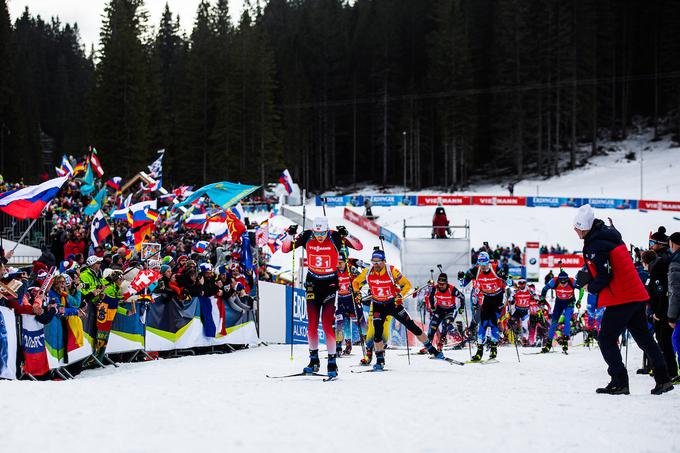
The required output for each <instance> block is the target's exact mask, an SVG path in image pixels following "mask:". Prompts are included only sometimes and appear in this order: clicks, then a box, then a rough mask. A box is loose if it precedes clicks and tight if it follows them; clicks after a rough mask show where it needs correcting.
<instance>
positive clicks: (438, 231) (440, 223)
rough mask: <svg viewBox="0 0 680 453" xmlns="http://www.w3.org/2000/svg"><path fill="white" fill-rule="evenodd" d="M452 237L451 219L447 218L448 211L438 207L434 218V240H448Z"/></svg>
mask: <svg viewBox="0 0 680 453" xmlns="http://www.w3.org/2000/svg"><path fill="white" fill-rule="evenodd" d="M450 235H451V229H450V228H449V219H448V217H446V211H445V210H444V208H443V207H442V206H437V209H435V211H434V217H432V238H433V239H447V238H448V237H449V236H450Z"/></svg>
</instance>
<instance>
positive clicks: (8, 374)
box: [0, 307, 17, 379]
mask: <svg viewBox="0 0 680 453" xmlns="http://www.w3.org/2000/svg"><path fill="white" fill-rule="evenodd" d="M0 378H1V379H16V378H17V323H16V318H15V317H14V311H12V310H10V309H9V308H7V307H0Z"/></svg>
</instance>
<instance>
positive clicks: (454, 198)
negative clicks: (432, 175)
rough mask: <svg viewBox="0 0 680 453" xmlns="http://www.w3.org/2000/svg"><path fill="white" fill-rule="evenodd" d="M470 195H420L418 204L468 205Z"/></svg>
mask: <svg viewBox="0 0 680 453" xmlns="http://www.w3.org/2000/svg"><path fill="white" fill-rule="evenodd" d="M470 201H471V200H470V196H469V195H418V197H417V201H416V204H417V205H418V206H439V205H442V206H468V205H470Z"/></svg>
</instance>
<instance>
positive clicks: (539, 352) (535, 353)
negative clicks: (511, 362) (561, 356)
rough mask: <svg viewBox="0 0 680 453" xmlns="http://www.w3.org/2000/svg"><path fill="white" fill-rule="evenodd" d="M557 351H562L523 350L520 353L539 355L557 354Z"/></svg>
mask: <svg viewBox="0 0 680 453" xmlns="http://www.w3.org/2000/svg"><path fill="white" fill-rule="evenodd" d="M558 352H562V351H548V352H542V351H538V352H523V353H522V355H540V354H557V353H558Z"/></svg>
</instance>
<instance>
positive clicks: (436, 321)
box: [427, 307, 457, 341]
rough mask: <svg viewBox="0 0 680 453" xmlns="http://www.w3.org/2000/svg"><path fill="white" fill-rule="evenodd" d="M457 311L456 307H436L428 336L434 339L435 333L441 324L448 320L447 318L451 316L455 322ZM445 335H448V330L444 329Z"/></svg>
mask: <svg viewBox="0 0 680 453" xmlns="http://www.w3.org/2000/svg"><path fill="white" fill-rule="evenodd" d="M456 313H457V312H456V307H450V308H444V307H435V309H434V310H433V311H432V316H431V317H430V329H429V330H428V332H427V338H428V339H429V340H430V341H432V339H433V338H434V334H435V333H437V330H438V329H439V325H440V324H441V323H442V322H443V321H447V318H450V320H451V323H453V321H454V320H455V319H456ZM443 335H446V330H444V333H443Z"/></svg>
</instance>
